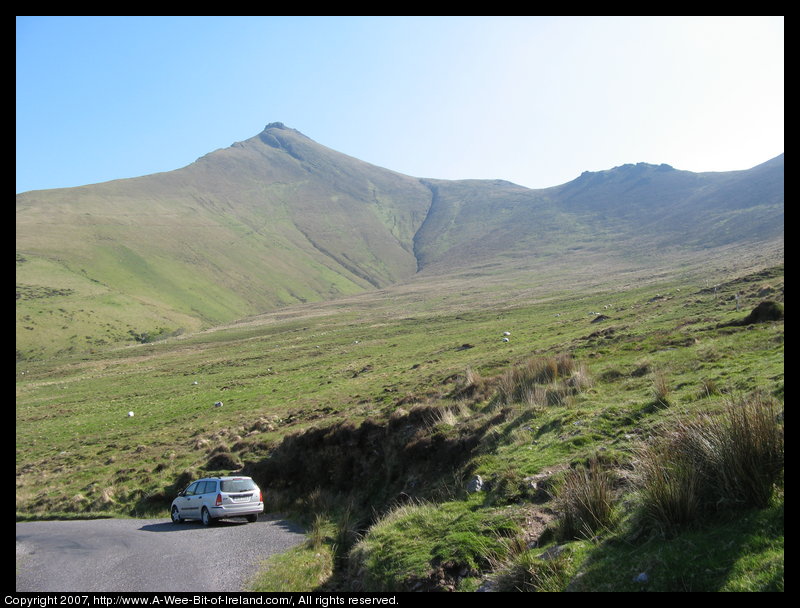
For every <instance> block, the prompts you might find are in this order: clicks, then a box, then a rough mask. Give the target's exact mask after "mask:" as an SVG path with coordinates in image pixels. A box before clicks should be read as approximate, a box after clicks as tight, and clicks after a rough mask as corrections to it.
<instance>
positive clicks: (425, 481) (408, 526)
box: [16, 267, 784, 591]
mask: <svg viewBox="0 0 800 608" xmlns="http://www.w3.org/2000/svg"><path fill="white" fill-rule="evenodd" d="M515 280H517V279H515ZM476 284H477V283H476ZM767 286H768V287H769V288H770V289H771V294H770V297H772V298H777V299H778V300H779V301H782V293H783V269H782V267H777V268H774V269H767V270H764V271H759V272H755V273H750V274H748V275H741V276H740V275H732V276H728V277H727V278H726V279H725V280H721V281H720V282H719V286H718V288H717V290H716V293H714V290H713V289H711V288H710V287H708V286H706V284H705V281H700V280H697V279H692V278H690V277H687V278H684V279H675V278H669V279H668V280H667V279H664V280H663V281H662V282H660V283H659V282H657V281H655V280H654V281H653V282H647V283H645V284H642V285H637V286H633V285H631V286H629V287H627V288H625V289H611V288H610V287H609V286H608V285H606V286H605V287H603V288H600V287H598V286H595V285H594V284H592V283H585V284H580V285H577V286H575V289H573V290H571V291H570V292H560V291H549V292H546V293H547V296H546V297H545V296H544V295H543V294H542V292H537V294H538V295H536V297H534V296H533V295H532V292H529V291H527V290H528V289H529V288H530V285H529V284H526V283H524V282H520V283H517V284H515V286H514V290H513V291H512V293H513V294H516V296H514V297H509V296H508V294H507V293H496V292H494V291H492V290H491V289H489V288H487V289H486V290H483V291H481V290H473V291H470V290H466V289H465V288H464V286H463V284H450V283H443V284H441V285H438V286H436V287H435V288H434V287H433V286H431V285H430V284H409V285H407V286H404V287H397V288H394V289H393V290H391V291H387V292H383V293H371V294H364V295H362V296H358V297H351V298H348V299H343V300H339V301H336V302H332V303H326V304H306V305H303V306H298V307H294V308H292V309H286V310H283V311H279V312H275V313H270V314H266V315H262V316H259V317H253V318H250V319H247V320H244V321H242V322H239V323H235V324H231V325H228V326H226V327H222V328H217V329H215V330H210V331H205V332H201V333H189V332H187V333H186V334H184V335H181V336H173V337H170V338H168V339H167V340H165V341H161V342H157V343H150V344H139V345H135V346H130V347H127V348H122V349H116V350H102V351H100V349H98V352H96V353H94V354H86V353H82V354H72V355H69V354H65V355H62V356H60V357H58V358H53V359H49V360H40V361H19V362H18V363H17V384H16V391H17V407H16V426H17V432H16V509H17V513H18V518H20V519H22V518H37V517H39V518H44V517H53V516H55V515H57V514H63V516H69V517H85V516H97V515H102V516H130V515H140V516H153V517H167V512H166V507H167V505H168V504H169V501H170V500H171V498H172V497H173V495H174V493H175V492H176V491H177V489H178V488H179V486H180V485H181V484H182V483H185V481H186V480H188V479H190V478H191V477H192V476H196V475H202V474H206V473H212V472H219V471H213V470H212V469H210V468H209V466H210V464H209V463H210V462H211V461H212V458H213V456H214V454H215V453H225V454H229V455H230V456H231V457H233V458H234V459H235V460H237V461H238V462H241V463H242V464H244V465H245V467H246V468H248V467H249V469H248V470H251V471H253V472H254V474H255V475H256V476H258V475H259V474H262V473H265V472H269V473H270V474H269V475H268V476H266V475H265V477H264V480H263V485H264V487H265V494H266V499H267V502H268V505H269V506H270V508H274V509H276V510H279V509H283V510H286V511H289V512H293V513H294V514H295V515H296V516H297V517H300V518H303V519H304V520H305V521H306V522H307V523H309V524H311V523H313V522H314V521H315V517H316V516H319V518H320V519H319V522H320V524H319V525H317V526H316V530H317V535H318V537H317V540H316V541H314V542H311V543H310V545H309V546H308V547H304V548H300V549H297V550H296V551H294V552H292V553H290V554H287V555H286V556H284V557H281V558H276V560H275V561H274V562H271V563H270V564H269V565H268V566H266V567H265V570H267V571H270V572H272V575H270V576H272V578H267V579H264V581H262V582H261V583H255V584H256V585H257V586H258V588H259V589H263V590H312V589H353V588H359V587H360V588H364V589H374V590H389V589H406V588H419V589H421V588H447V589H457V590H474V589H476V588H477V587H478V586H479V585H481V584H482V583H483V582H484V581H490V580H494V579H496V580H497V582H496V584H497V585H506V586H508V587H509V588H519V589H524V590H564V589H567V588H570V589H573V588H576V589H581V590H583V589H585V590H621V591H638V590H642V589H647V590H672V591H675V590H689V589H691V590H751V591H752V590H782V587H783V583H782V580H783V490H782V487H783V477H782V475H780V476H779V477H778V478H777V479H776V478H772V480H771V482H770V488H769V492H768V499H767V501H766V503H765V502H763V501H762V503H761V504H760V506H756V507H753V506H748V507H747V508H746V509H745V510H744V511H740V512H739V513H743V514H741V515H739V516H733V515H730V514H728V513H727V512H721V513H717V514H715V515H713V516H711V517H703V518H699V519H697V520H696V521H694V522H693V523H692V524H691V525H688V526H680V527H678V528H676V529H674V530H672V531H670V533H669V534H667V535H664V534H662V533H661V532H660V531H659V530H658V529H657V528H653V527H649V528H648V527H643V526H642V525H641V521H642V517H641V516H642V512H641V510H640V504H641V503H640V501H639V500H638V499H636V498H635V494H634V491H635V489H636V488H635V485H634V483H633V482H634V479H633V478H634V461H635V458H634V457H635V455H636V453H637V450H639V449H640V448H641V446H642V445H644V442H645V441H646V440H647V438H648V437H650V436H658V435H659V434H663V431H662V430H663V429H664V428H665V425H667V426H669V425H672V428H675V425H676V424H678V423H686V424H688V423H690V422H691V421H692V420H696V419H698V418H703V417H710V419H714V420H716V419H718V417H719V416H720V415H721V413H723V412H724V411H725V409H726V404H728V403H731V402H741V401H742V400H744V398H745V397H747V396H748V395H751V394H752V393H753V392H758V393H759V394H762V395H766V396H767V397H768V398H769V400H771V401H774V403H775V404H776V410H775V411H776V416H778V415H779V414H781V412H782V407H783V391H784V371H783V365H784V360H783V342H784V337H783V331H784V330H783V321H782V320H780V321H771V322H767V323H758V324H754V325H751V326H726V324H728V323H730V322H731V321H735V320H738V319H742V318H744V317H745V316H746V315H747V314H748V313H749V311H750V310H751V309H752V308H753V307H754V306H755V305H756V304H757V303H758V302H759V301H760V299H761V297H760V296H759V295H758V294H759V293H761V292H763V291H764V290H765V288H766V287H767ZM60 287H63V288H70V287H71V286H70V285H68V284H66V283H65V284H64V285H61V286H60ZM737 292H740V293H742V297H741V300H740V302H741V305H742V309H741V310H740V311H739V312H737V311H736V309H735V301H734V300H733V296H734V294H735V293H737ZM434 296H435V297H434ZM51 297H60V296H58V295H52V296H51ZM604 307H605V308H604ZM597 311H601V312H603V313H604V314H605V315H607V316H608V317H609V319H607V320H605V321H602V322H597V323H592V320H593V319H594V318H595V317H594V315H591V314H590V313H591V312H597ZM504 331H509V332H511V335H510V337H509V338H510V341H509V342H501V338H502V334H503V332H504ZM567 356H568V360H569V361H571V363H570V365H569V368H566V367H564V368H563V369H562V370H561V372H560V373H559V375H558V377H553V376H552V375H551V376H548V375H546V374H544V375H542V374H539V373H538V372H536V366H537V365H541V364H542V362H544V363H547V362H549V361H559V360H560V361H567V358H566V357H567ZM546 367H547V365H545V368H546ZM655 378H657V379H658V381H659V383H661V385H662V390H660V391H659V392H658V394H656V393H655V392H654V390H653V389H654V379H655ZM548 395H550V396H549V397H548ZM542 396H544V398H541V397H542ZM216 401H222V402H223V403H224V406H223V407H222V408H215V407H213V404H214V403H215V402H216ZM129 411H133V412H134V413H135V415H134V416H133V417H128V416H127V413H128V412H129ZM281 459H282V460H281ZM315 459H317V460H315ZM292 462H294V463H295V464H296V465H297V466H298V467H300V468H303V467H305V469H304V474H303V475H294V474H291V475H290V471H292V470H294V469H292V468H291V467H290V466H288V465H289V464H290V463H292ZM592 462H597V463H598V465H599V466H602V468H603V470H604V471H609V472H613V480H614V491H615V493H614V507H613V517H611V519H610V520H608V521H605V522H604V523H603V525H600V526H598V527H596V528H594V529H593V530H592V534H593V535H590V534H559V526H560V521H561V517H562V511H563V508H562V507H560V506H559V503H558V501H557V500H555V497H556V496H557V495H558V492H559V488H561V487H563V484H564V483H565V482H568V481H569V471H582V470H584V469H583V467H586V466H590V463H592ZM276 463H286V466H285V467H284V466H283V465H281V466H276ZM306 463H308V464H307V465H306ZM322 465H324V467H323V466H322ZM474 475H480V476H481V477H482V478H483V480H484V482H485V483H484V488H483V490H482V491H481V492H478V493H475V494H470V495H468V494H467V493H466V491H465V487H466V482H467V481H469V479H471V478H472V477H473V476H474ZM330 480H336V484H331V482H330ZM775 487H777V488H778V491H777V492H776V491H775V489H774V488H775ZM398 500H400V502H398ZM398 504H402V506H399V507H398V506H397V505H398ZM765 504H766V506H765ZM376 515H377V517H376ZM312 529H314V528H313V526H312ZM574 536H578V539H577V540H572V537H574ZM555 544H558V545H559V546H564V547H566V549H564V550H563V551H562V552H561V553H560V554H559V555H561V556H562V557H560V558H558V560H554V561H550V560H548V559H543V558H542V557H541V554H542V553H543V552H544V551H545V550H546V549H547V548H548V547H552V546H555ZM687 555H689V558H687V557H686V556H687ZM290 572H297V573H298V577H299V578H294V579H293V578H292V577H290V576H289V575H288V573H290ZM642 572H645V573H647V575H648V582H647V583H641V582H636V581H634V580H633V579H634V578H635V577H636V576H638V575H639V574H640V573H642Z"/></svg>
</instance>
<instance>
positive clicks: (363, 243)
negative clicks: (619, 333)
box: [16, 123, 784, 358]
mask: <svg viewBox="0 0 800 608" xmlns="http://www.w3.org/2000/svg"><path fill="white" fill-rule="evenodd" d="M783 173H784V164H783V155H781V156H779V157H777V158H775V159H773V160H771V161H769V162H767V163H764V164H762V165H759V166H757V167H754V168H752V169H749V170H746V171H734V172H726V173H691V172H687V171H679V170H676V169H673V168H672V167H669V166H668V165H657V166H656V165H647V164H643V163H640V164H636V165H623V166H621V167H615V168H613V169H610V170H608V171H600V172H595V173H590V172H587V173H584V174H583V175H581V176H580V177H578V178H577V179H575V180H573V181H571V182H569V183H567V184H563V185H561V186H557V187H554V188H547V189H541V190H531V189H528V188H524V187H522V186H518V185H515V184H512V183H509V182H505V181H500V180H458V181H446V180H437V179H420V178H415V177H410V176H406V175H402V174H399V173H396V172H393V171H390V170H388V169H384V168H381V167H377V166H374V165H371V164H369V163H366V162H363V161H360V160H358V159H355V158H352V157H350V156H347V155H344V154H341V153H339V152H336V151H334V150H331V149H329V148H326V147H324V146H322V145H320V144H318V143H316V142H314V141H312V140H311V139H309V138H308V137H306V136H304V135H303V134H302V133H300V132H298V131H296V130H294V129H290V128H287V127H286V126H285V125H283V124H281V123H271V124H269V125H267V127H266V128H265V129H264V130H263V131H262V132H261V133H259V134H258V135H256V136H255V137H252V138H250V139H248V140H245V141H243V142H237V143H235V144H233V145H232V146H230V147H229V148H225V149H221V150H216V151H214V152H211V153H210V154H207V155H206V156H203V157H202V158H200V159H198V160H197V161H195V162H194V163H192V164H191V165H188V166H187V167H184V168H182V169H177V170H175V171H170V172H165V173H158V174H154V175H148V176H144V177H138V178H133V179H124V180H115V181H111V182H105V183H101V184H93V185H87V186H82V187H78V188H65V189H55V190H41V191H31V192H25V193H22V194H18V195H17V205H16V229H17V242H16V247H17V256H16V260H17V263H16V264H17V276H16V283H17V353H18V358H28V357H41V356H47V355H50V354H54V353H56V352H62V351H75V352H80V351H85V350H87V349H93V348H104V347H107V346H110V345H116V344H120V343H124V342H131V341H142V342H143V341H149V340H153V339H157V338H160V337H164V336H168V335H174V334H177V333H181V332H184V331H194V330H197V329H199V328H202V327H207V326H210V325H214V324H219V323H222V322H226V321H231V320H233V319H237V318H240V317H243V316H247V315H251V314H256V313H259V312H264V311H268V310H274V309H276V308H280V307H283V306H288V305H292V304H296V303H301V302H314V301H320V300H328V299H333V298H337V297H339V296H342V295H348V294H355V293H359V292H362V291H366V290H372V289H376V288H385V287H388V286H391V285H394V284H397V283H402V282H406V281H409V280H412V279H413V280H416V281H425V280H438V279H436V277H439V278H441V277H442V276H449V277H458V276H465V275H470V274H473V275H474V274H484V275H491V274H496V273H499V272H502V271H504V270H506V269H509V268H513V269H515V270H517V271H524V270H525V269H531V268H536V267H541V264H542V263H543V262H546V263H547V264H548V265H549V267H550V268H551V269H553V271H557V270H558V269H563V270H564V272H565V273H567V274H568V272H569V269H570V267H575V266H576V265H579V264H581V263H582V260H585V259H588V258H589V257H591V258H592V259H595V260H600V259H606V258H607V259H609V260H612V259H613V260H615V261H617V262H618V261H619V260H627V261H628V262H630V263H632V264H637V265H645V266H646V265H647V264H648V263H656V262H657V263H660V264H663V257H664V251H666V250H675V249H679V250H680V251H681V252H682V255H684V256H689V257H691V256H696V257H699V256H702V255H705V254H707V252H708V251H709V249H715V248H724V247H730V246H732V245H736V244H747V245H748V246H750V247H752V246H754V245H758V244H764V243H770V244H775V243H779V242H782V239H783V200H784V194H783V192H784V188H783ZM617 262H615V263H617Z"/></svg>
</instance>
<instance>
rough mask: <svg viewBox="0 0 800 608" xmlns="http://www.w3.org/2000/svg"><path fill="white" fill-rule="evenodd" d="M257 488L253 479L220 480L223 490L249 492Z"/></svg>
mask: <svg viewBox="0 0 800 608" xmlns="http://www.w3.org/2000/svg"><path fill="white" fill-rule="evenodd" d="M255 489H256V484H255V482H254V481H253V480H252V479H226V480H224V481H221V482H220V490H221V491H222V492H247V491H248V490H255Z"/></svg>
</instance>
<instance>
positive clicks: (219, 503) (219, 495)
mask: <svg viewBox="0 0 800 608" xmlns="http://www.w3.org/2000/svg"><path fill="white" fill-rule="evenodd" d="M221 504H222V494H217V502H216V505H217V506H218V507H219V506H220V505H221Z"/></svg>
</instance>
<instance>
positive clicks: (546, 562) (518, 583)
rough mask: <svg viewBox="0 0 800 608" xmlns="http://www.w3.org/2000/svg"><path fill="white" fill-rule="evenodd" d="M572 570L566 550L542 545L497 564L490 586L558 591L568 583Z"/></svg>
mask: <svg viewBox="0 0 800 608" xmlns="http://www.w3.org/2000/svg"><path fill="white" fill-rule="evenodd" d="M573 570H574V565H573V560H572V555H571V552H570V551H569V550H566V551H559V552H553V554H552V555H548V554H547V553H546V552H544V553H543V552H542V550H541V549H534V550H527V551H522V552H520V553H519V554H517V555H515V556H514V557H513V558H512V559H510V560H508V561H507V562H506V563H504V564H499V565H498V567H497V574H496V575H495V576H494V577H492V586H493V590H494V591H500V592H509V591H510V592H514V591H522V592H540V593H541V592H560V591H564V590H565V588H566V587H567V585H568V584H569V581H570V579H571V577H572V575H573Z"/></svg>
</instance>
